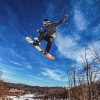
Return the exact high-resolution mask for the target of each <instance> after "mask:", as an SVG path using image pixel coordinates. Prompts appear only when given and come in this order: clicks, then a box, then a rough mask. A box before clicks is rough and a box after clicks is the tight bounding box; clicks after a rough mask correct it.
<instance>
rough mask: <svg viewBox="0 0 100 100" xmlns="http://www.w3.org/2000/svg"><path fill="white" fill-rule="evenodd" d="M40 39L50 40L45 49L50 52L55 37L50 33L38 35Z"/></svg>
mask: <svg viewBox="0 0 100 100" xmlns="http://www.w3.org/2000/svg"><path fill="white" fill-rule="evenodd" d="M38 39H39V41H40V42H41V41H42V40H45V41H47V42H48V43H47V46H46V49H45V51H46V52H49V51H50V48H51V46H52V43H53V41H54V38H53V37H50V36H49V35H40V36H39V37H38Z"/></svg>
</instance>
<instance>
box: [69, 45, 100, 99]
mask: <svg viewBox="0 0 100 100" xmlns="http://www.w3.org/2000/svg"><path fill="white" fill-rule="evenodd" d="M80 58H81V59H82V61H83V63H82V62H81V63H80V64H79V65H78V66H77V65H75V66H73V67H71V69H70V71H69V72H68V73H67V75H68V79H69V81H68V83H69V89H68V98H69V100H100V49H99V50H98V49H96V47H95V46H94V45H93V44H91V45H90V47H88V48H87V49H84V52H82V53H81V54H80Z"/></svg>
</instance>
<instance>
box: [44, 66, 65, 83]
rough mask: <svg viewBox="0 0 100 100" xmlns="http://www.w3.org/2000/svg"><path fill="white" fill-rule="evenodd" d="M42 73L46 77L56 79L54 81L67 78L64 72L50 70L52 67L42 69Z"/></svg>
mask: <svg viewBox="0 0 100 100" xmlns="http://www.w3.org/2000/svg"><path fill="white" fill-rule="evenodd" d="M42 75H43V76H46V77H48V78H51V79H53V80H56V81H66V80H67V78H66V74H65V73H64V72H62V71H59V70H52V69H48V68H45V69H44V71H43V72H42Z"/></svg>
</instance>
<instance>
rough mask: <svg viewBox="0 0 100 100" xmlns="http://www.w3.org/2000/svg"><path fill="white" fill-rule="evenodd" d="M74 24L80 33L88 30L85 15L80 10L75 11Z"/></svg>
mask: <svg viewBox="0 0 100 100" xmlns="http://www.w3.org/2000/svg"><path fill="white" fill-rule="evenodd" d="M74 22H75V25H76V28H77V30H79V31H83V30H85V29H86V28H87V21H86V19H85V18H84V15H83V13H82V12H81V11H80V10H78V9H75V10H74Z"/></svg>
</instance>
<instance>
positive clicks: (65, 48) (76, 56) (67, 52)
mask: <svg viewBox="0 0 100 100" xmlns="http://www.w3.org/2000/svg"><path fill="white" fill-rule="evenodd" d="M55 44H56V46H57V48H58V53H59V54H58V55H62V56H64V57H66V58H69V59H71V60H75V61H76V62H77V63H83V60H82V57H81V54H82V55H84V54H85V49H86V54H87V58H88V60H89V61H91V60H92V59H93V57H94V56H93V54H92V53H91V52H90V49H91V48H90V45H91V44H89V45H88V46H87V47H81V46H80V44H79V43H78V42H77V40H76V39H74V37H70V36H63V35H61V34H60V33H59V32H58V36H57V38H56V41H55ZM99 44H100V41H95V42H94V45H95V48H96V49H97V50H99V52H100V46H99Z"/></svg>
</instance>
